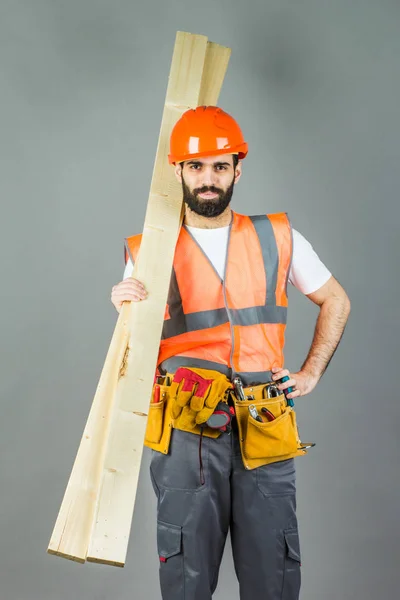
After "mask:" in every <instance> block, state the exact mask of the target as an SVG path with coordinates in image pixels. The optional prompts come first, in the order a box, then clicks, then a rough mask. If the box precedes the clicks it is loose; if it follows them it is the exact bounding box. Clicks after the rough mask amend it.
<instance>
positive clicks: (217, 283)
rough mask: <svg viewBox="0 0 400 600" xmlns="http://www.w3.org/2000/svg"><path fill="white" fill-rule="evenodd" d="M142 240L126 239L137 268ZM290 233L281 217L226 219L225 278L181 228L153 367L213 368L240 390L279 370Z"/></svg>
mask: <svg viewBox="0 0 400 600" xmlns="http://www.w3.org/2000/svg"><path fill="white" fill-rule="evenodd" d="M141 237H142V236H141V235H134V236H131V237H128V238H125V263H126V262H127V261H128V257H130V258H131V260H132V262H133V263H134V262H135V259H136V257H137V254H138V251H139V246H140V241H141ZM292 251H293V243H292V229H291V225H290V221H289V218H288V216H287V214H286V213H276V214H270V215H260V216H246V215H240V214H238V213H235V212H232V221H231V225H230V230H229V238H228V247H227V260H226V266H225V277H224V280H221V278H220V276H219V275H218V273H217V271H216V270H215V268H214V266H213V265H212V263H211V262H210V260H209V259H208V257H207V256H206V254H205V253H204V252H203V250H202V249H201V247H200V246H199V245H198V243H197V242H196V240H195V239H194V238H193V237H192V235H191V234H190V233H189V230H188V229H186V227H185V226H184V225H183V226H182V227H181V230H180V233H179V236H178V241H177V244H176V248H175V256H174V262H173V269H172V274H171V281H170V287H169V293H168V300H167V307H166V311H165V316H164V325H163V331H162V336H161V342H160V350H159V355H158V361H157V366H158V370H159V372H160V373H161V374H164V373H165V372H168V373H175V371H176V370H177V369H178V367H181V366H191V367H200V368H203V369H215V370H217V371H219V372H221V373H224V374H225V375H226V376H227V377H228V378H229V379H233V378H234V377H236V376H239V377H241V379H242V381H243V384H244V385H246V386H249V385H256V384H260V383H264V382H266V381H268V380H270V379H271V369H272V367H275V366H276V367H283V364H284V357H283V347H284V343H285V328H286V318H287V306H288V297H287V282H288V277H289V270H290V264H291V260H292Z"/></svg>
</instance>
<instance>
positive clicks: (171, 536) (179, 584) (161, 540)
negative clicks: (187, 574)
mask: <svg viewBox="0 0 400 600" xmlns="http://www.w3.org/2000/svg"><path fill="white" fill-rule="evenodd" d="M157 548H158V556H159V559H160V586H161V591H162V592H163V593H165V594H168V597H169V598H176V600H179V599H180V598H182V599H183V597H184V595H183V594H184V585H183V584H184V580H183V554H182V527H181V526H180V525H173V524H171V523H164V522H163V521H160V520H158V521H157Z"/></svg>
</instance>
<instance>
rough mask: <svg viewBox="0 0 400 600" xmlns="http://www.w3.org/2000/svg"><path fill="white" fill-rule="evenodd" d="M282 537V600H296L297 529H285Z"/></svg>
mask: <svg viewBox="0 0 400 600" xmlns="http://www.w3.org/2000/svg"><path fill="white" fill-rule="evenodd" d="M283 535H284V538H285V565H284V571H283V588H282V600H297V598H298V597H299V593H300V584H301V570H300V567H301V557H300V543H299V532H298V530H297V529H287V530H286V531H284V532H283Z"/></svg>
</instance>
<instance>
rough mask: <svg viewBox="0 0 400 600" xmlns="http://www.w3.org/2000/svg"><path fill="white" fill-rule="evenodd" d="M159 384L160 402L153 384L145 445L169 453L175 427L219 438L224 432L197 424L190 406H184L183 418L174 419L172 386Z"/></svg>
mask: <svg viewBox="0 0 400 600" xmlns="http://www.w3.org/2000/svg"><path fill="white" fill-rule="evenodd" d="M169 378H170V380H172V378H173V375H169ZM158 385H159V388H160V399H159V401H158V402H154V391H155V386H153V391H152V395H151V401H150V404H149V414H148V417H147V427H146V433H145V439H144V445H145V446H147V447H148V448H151V449H152V450H156V451H157V452H162V453H163V454H168V450H169V444H170V441H171V433H172V429H174V428H175V429H181V430H182V431H188V432H190V433H195V434H197V435H200V434H201V433H202V435H203V436H205V437H212V438H217V437H219V436H220V435H221V433H222V432H221V431H219V430H217V429H211V428H210V427H204V426H203V427H200V425H197V424H196V423H195V421H194V415H193V414H191V413H192V411H191V409H190V407H189V406H185V407H184V408H183V410H182V416H183V418H178V419H175V420H174V419H173V418H172V416H171V404H172V402H173V398H172V396H171V387H170V386H166V385H160V384H158ZM202 430H203V431H202Z"/></svg>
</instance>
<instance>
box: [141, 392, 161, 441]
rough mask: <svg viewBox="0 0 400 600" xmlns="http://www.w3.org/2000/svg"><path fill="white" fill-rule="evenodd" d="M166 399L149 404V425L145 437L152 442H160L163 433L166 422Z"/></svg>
mask: <svg viewBox="0 0 400 600" xmlns="http://www.w3.org/2000/svg"><path fill="white" fill-rule="evenodd" d="M164 408H165V402H164V400H160V401H159V402H151V403H150V405H149V415H148V417H147V427H146V433H145V436H144V439H145V441H146V442H149V443H150V444H159V442H160V440H161V436H162V433H163V422H164Z"/></svg>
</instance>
